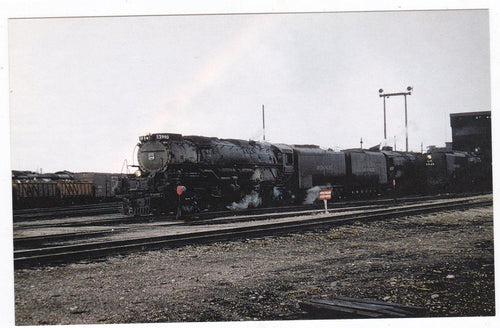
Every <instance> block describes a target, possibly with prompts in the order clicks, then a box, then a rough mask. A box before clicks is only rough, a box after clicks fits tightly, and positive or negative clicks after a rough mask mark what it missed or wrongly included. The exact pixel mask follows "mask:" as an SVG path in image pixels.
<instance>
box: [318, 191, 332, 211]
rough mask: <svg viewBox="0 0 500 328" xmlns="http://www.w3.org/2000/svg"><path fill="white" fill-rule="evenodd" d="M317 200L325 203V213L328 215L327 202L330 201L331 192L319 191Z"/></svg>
mask: <svg viewBox="0 0 500 328" xmlns="http://www.w3.org/2000/svg"><path fill="white" fill-rule="evenodd" d="M319 199H320V200H323V202H324V203H325V213H328V206H327V200H328V199H332V190H331V189H325V190H321V191H320V192H319Z"/></svg>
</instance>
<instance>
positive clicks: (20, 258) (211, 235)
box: [14, 200, 493, 268]
mask: <svg viewBox="0 0 500 328" xmlns="http://www.w3.org/2000/svg"><path fill="white" fill-rule="evenodd" d="M492 204H493V201H492V200H486V201H470V202H467V201H463V200H459V201H447V202H445V203H441V204H439V203H438V204H424V205H410V206H404V207H401V208H389V209H378V210H373V211H370V212H363V213H355V214H352V213H351V214H343V215H325V216H322V217H316V218H311V219H303V220H292V221H286V222H259V223H258V224H255V225H252V226H245V227H232V228H224V229H218V230H209V231H202V232H190V233H184V234H175V235H164V236H159V237H147V238H135V239H126V240H116V241H107V242H94V243H86V244H78V245H67V246H55V247H46V248H38V249H31V250H19V251H14V266H15V268H20V267H26V266H32V265H38V264H48V263H59V262H67V261H75V260H81V259H84V258H96V257H103V256H108V255H111V254H115V253H129V252H131V251H134V250H146V249H148V250H149V249H159V248H163V247H175V246H182V245H186V244H194V243H207V242H213V241H222V240H231V239H238V238H248V237H254V236H265V235H276V234H283V233H289V232H294V231H304V230H311V229H318V228H324V227H328V226H331V225H335V224H342V223H346V222H352V221H357V220H377V219H388V218H394V217H400V216H409V215H416V214H423V213H431V212H437V211H445V210H452V209H453V210H456V209H463V208H470V207H477V206H490V205H492Z"/></svg>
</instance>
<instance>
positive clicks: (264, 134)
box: [262, 105, 266, 141]
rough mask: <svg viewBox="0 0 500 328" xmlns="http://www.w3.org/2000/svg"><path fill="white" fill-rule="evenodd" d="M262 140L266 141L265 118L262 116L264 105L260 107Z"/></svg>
mask: <svg viewBox="0 0 500 328" xmlns="http://www.w3.org/2000/svg"><path fill="white" fill-rule="evenodd" d="M262 140H264V141H266V118H265V115H264V105H262Z"/></svg>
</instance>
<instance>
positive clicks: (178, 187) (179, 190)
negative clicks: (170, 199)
mask: <svg viewBox="0 0 500 328" xmlns="http://www.w3.org/2000/svg"><path fill="white" fill-rule="evenodd" d="M183 191H184V189H183V188H182V186H177V195H179V196H180V195H182V192H183Z"/></svg>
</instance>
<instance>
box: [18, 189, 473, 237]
mask: <svg viewBox="0 0 500 328" xmlns="http://www.w3.org/2000/svg"><path fill="white" fill-rule="evenodd" d="M477 195H480V194H477V193H476V194H471V193H469V194H458V195H454V194H441V195H432V196H405V197H401V198H398V200H397V202H398V203H412V202H418V201H424V200H432V199H449V198H453V197H467V196H477ZM109 204H110V206H111V207H110V209H109V212H101V213H100V212H99V211H100V210H99V208H96V209H95V212H94V213H92V212H91V211H90V212H89V211H87V212H85V209H82V210H81V211H80V207H75V209H76V210H77V211H76V212H74V213H73V212H71V211H72V208H71V207H67V208H61V209H58V210H57V212H58V213H59V214H58V215H53V216H50V215H47V212H50V211H49V210H50V209H40V213H39V214H36V213H35V212H33V211H34V210H30V213H33V214H30V213H28V214H27V215H28V216H29V218H27V219H21V218H20V217H17V219H16V216H14V229H19V228H50V227H84V226H111V225H117V224H129V223H143V222H179V220H177V219H176V216H175V215H156V216H143V217H131V216H124V215H120V216H116V217H106V218H102V217H97V218H90V219H82V218H75V216H77V215H82V216H84V215H92V214H113V213H117V212H119V209H118V208H120V209H121V207H120V206H121V203H109ZM328 204H329V205H328V208H330V209H331V210H337V211H338V210H343V209H348V208H355V207H359V206H370V205H374V206H376V205H380V206H387V205H391V204H394V199H392V198H383V199H364V200H356V201H353V200H351V201H342V202H339V201H332V202H329V203H328ZM102 208H103V209H104V211H106V206H104V205H103V206H102ZM321 208H323V205H322V204H317V203H316V204H310V205H291V206H279V207H259V208H249V209H246V210H241V211H234V210H231V211H230V210H227V211H216V212H214V211H211V212H202V213H196V214H193V215H190V216H187V217H186V219H185V221H189V222H192V223H193V224H200V223H205V222H210V221H212V220H213V218H214V217H217V218H220V219H219V220H222V218H225V217H232V216H235V215H238V214H241V215H258V214H267V213H270V212H272V213H287V212H293V211H309V210H311V211H312V210H319V209H321ZM14 215H16V214H14ZM63 216H65V217H66V218H65V219H61V217H63Z"/></svg>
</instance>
